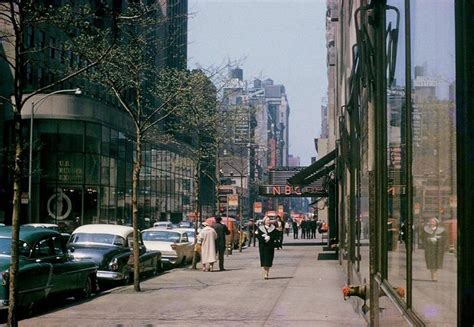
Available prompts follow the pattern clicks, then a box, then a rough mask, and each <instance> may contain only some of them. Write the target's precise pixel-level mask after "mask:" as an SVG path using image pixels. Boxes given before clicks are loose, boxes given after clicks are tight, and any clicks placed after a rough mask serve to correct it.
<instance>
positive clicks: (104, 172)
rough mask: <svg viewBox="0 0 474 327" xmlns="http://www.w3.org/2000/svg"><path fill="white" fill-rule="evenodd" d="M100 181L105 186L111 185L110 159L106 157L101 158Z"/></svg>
mask: <svg viewBox="0 0 474 327" xmlns="http://www.w3.org/2000/svg"><path fill="white" fill-rule="evenodd" d="M100 181H101V184H104V185H109V183H110V158H109V157H106V156H102V157H101V165H100Z"/></svg>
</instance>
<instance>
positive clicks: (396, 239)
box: [385, 0, 408, 300]
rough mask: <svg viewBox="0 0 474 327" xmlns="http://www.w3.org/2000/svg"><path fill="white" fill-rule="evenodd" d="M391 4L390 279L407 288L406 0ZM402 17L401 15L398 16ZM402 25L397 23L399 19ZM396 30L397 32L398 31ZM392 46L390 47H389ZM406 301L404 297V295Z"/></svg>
mask: <svg viewBox="0 0 474 327" xmlns="http://www.w3.org/2000/svg"><path fill="white" fill-rule="evenodd" d="M388 4H389V5H391V6H393V7H395V8H397V9H398V12H397V11H394V10H388V11H387V27H386V29H387V30H388V31H389V33H388V37H387V40H386V42H387V48H388V51H391V53H389V55H388V56H387V58H388V60H389V63H388V67H389V69H388V71H387V187H388V189H387V193H388V194H387V198H388V203H387V222H386V223H387V228H386V231H385V232H386V238H385V239H386V246H387V247H386V248H387V251H388V252H387V253H386V255H387V274H388V276H387V278H388V281H389V282H390V284H391V285H392V286H393V287H402V288H405V287H406V267H407V252H406V224H407V213H408V208H407V201H406V184H407V173H406V168H405V164H404V162H405V161H406V160H407V159H406V147H405V144H406V128H405V115H406V104H405V102H406V98H405V93H406V92H405V91H406V83H405V72H406V64H405V62H406V61H405V43H404V42H405V29H404V26H405V14H404V12H405V10H404V0H391V1H388ZM399 16H400V17H399ZM398 18H399V19H400V20H399V25H398V26H397V20H398ZM394 31H397V32H398V33H397V34H395V32H394ZM390 45H391V46H390ZM402 299H403V300H405V298H404V297H403V298H402Z"/></svg>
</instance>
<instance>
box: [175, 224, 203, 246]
mask: <svg viewBox="0 0 474 327" xmlns="http://www.w3.org/2000/svg"><path fill="white" fill-rule="evenodd" d="M174 230H182V231H185V232H186V233H188V240H189V242H190V243H192V244H194V239H195V238H196V231H195V230H194V228H184V227H178V228H176V229H174ZM200 230H201V228H199V229H198V234H199V231H200Z"/></svg>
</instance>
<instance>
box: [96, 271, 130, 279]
mask: <svg viewBox="0 0 474 327" xmlns="http://www.w3.org/2000/svg"><path fill="white" fill-rule="evenodd" d="M124 278H125V276H124V274H122V273H121V272H118V271H107V270H98V271H97V279H106V280H123V279H124Z"/></svg>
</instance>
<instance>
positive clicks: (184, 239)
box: [0, 223, 236, 310]
mask: <svg viewBox="0 0 474 327" xmlns="http://www.w3.org/2000/svg"><path fill="white" fill-rule="evenodd" d="M191 227H192V224H183V226H181V227H179V226H178V227H176V226H171V225H169V224H168V223H167V224H159V225H158V227H153V228H149V229H146V230H144V231H142V232H141V233H140V234H139V235H138V236H139V239H138V242H139V255H140V257H139V264H140V267H139V271H140V275H156V274H158V273H159V272H161V271H162V270H163V269H164V265H167V266H168V267H179V266H183V265H186V264H189V263H190V262H192V260H193V255H194V242H195V238H196V235H195V230H194V228H191ZM232 227H235V226H232ZM235 230H236V229H235V228H232V231H233V232H234V231H235ZM11 233H12V229H11V227H10V226H1V227H0V281H1V286H0V310H1V309H5V308H8V298H9V296H8V292H9V282H8V279H9V267H10V263H11V241H12V240H11ZM19 239H20V248H19V260H20V266H19V273H18V282H17V285H18V286H17V287H18V298H17V301H18V302H17V305H18V306H19V307H21V308H26V309H31V308H33V307H34V306H35V305H37V304H39V303H41V302H44V301H46V300H47V299H49V298H50V297H52V296H61V297H70V296H73V297H74V298H76V299H83V298H87V297H89V296H90V295H91V293H94V292H98V291H99V290H100V289H101V288H102V287H104V286H108V285H109V284H111V283H117V282H118V283H122V284H128V283H129V282H130V281H131V279H132V277H133V271H134V269H133V264H134V260H133V228H132V227H131V226H124V225H108V224H90V225H83V226H80V227H78V228H76V229H75V230H74V231H73V232H72V234H67V233H61V232H60V230H59V228H58V226H57V225H55V224H46V223H45V224H43V223H41V224H28V225H23V226H21V227H20V234H19Z"/></svg>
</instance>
